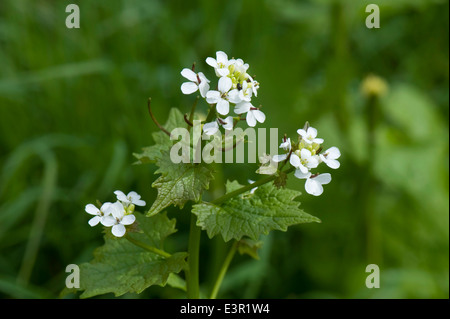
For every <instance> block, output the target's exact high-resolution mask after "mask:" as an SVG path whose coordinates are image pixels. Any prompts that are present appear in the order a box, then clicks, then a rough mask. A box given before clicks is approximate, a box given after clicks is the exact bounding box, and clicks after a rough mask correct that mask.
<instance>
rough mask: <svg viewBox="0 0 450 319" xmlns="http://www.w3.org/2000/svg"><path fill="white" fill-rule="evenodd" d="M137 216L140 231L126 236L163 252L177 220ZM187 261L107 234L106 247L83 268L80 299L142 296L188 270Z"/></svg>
mask: <svg viewBox="0 0 450 319" xmlns="http://www.w3.org/2000/svg"><path fill="white" fill-rule="evenodd" d="M135 216H136V219H137V226H138V228H139V229H140V230H141V231H140V232H136V233H128V234H127V235H126V236H131V237H132V239H134V240H136V241H140V242H142V243H144V244H146V245H148V246H152V247H156V248H158V249H162V248H163V247H162V245H163V241H164V239H165V238H166V237H167V236H169V235H170V234H172V233H174V232H175V231H176V229H175V220H174V219H172V220H169V218H167V216H166V214H159V215H157V216H154V217H151V218H148V217H145V216H144V215H142V214H140V213H135ZM186 257H187V254H186V253H183V252H181V253H175V254H173V255H171V256H170V257H162V256H161V255H158V254H156V253H154V252H150V251H148V250H146V249H144V248H141V247H138V246H137V245H135V244H133V243H131V242H130V241H128V240H127V239H126V238H123V237H122V238H116V237H114V236H113V235H111V234H110V232H107V234H106V235H105V244H104V245H103V246H101V247H99V248H97V249H96V250H95V251H94V259H93V260H92V261H91V262H89V263H85V264H82V265H80V290H84V292H83V294H82V295H81V296H80V297H81V298H88V297H92V296H96V295H100V294H105V293H114V295H115V296H120V295H123V294H125V293H128V292H131V293H141V292H142V291H143V290H144V289H146V288H148V287H149V286H152V285H165V284H166V283H167V280H168V277H169V275H170V274H171V273H178V272H180V271H181V270H182V269H183V268H184V267H185V266H186V261H185V258H186Z"/></svg>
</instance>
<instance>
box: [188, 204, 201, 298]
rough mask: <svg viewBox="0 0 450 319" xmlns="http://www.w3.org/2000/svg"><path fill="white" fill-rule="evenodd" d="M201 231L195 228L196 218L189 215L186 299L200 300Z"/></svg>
mask: <svg viewBox="0 0 450 319" xmlns="http://www.w3.org/2000/svg"><path fill="white" fill-rule="evenodd" d="M201 234H202V233H201V229H200V227H197V217H196V216H195V215H194V214H192V213H191V225H190V230H189V242H188V269H187V270H186V285H187V297H188V298H190V299H198V298H200V288H199V266H198V265H199V255H200V237H201Z"/></svg>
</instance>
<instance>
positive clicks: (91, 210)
mask: <svg viewBox="0 0 450 319" xmlns="http://www.w3.org/2000/svg"><path fill="white" fill-rule="evenodd" d="M84 210H85V211H86V213H88V214H90V215H99V214H100V210H99V209H98V208H97V207H95V205H93V204H87V205H86V207H85V208H84Z"/></svg>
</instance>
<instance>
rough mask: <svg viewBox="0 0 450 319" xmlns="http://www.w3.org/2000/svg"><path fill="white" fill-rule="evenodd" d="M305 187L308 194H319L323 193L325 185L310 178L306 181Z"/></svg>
mask: <svg viewBox="0 0 450 319" xmlns="http://www.w3.org/2000/svg"><path fill="white" fill-rule="evenodd" d="M305 189H306V192H307V193H308V194H311V195H314V196H319V195H321V194H322V193H323V187H322V185H321V184H320V183H318V182H317V181H315V180H313V179H311V178H308V179H307V180H306V183H305Z"/></svg>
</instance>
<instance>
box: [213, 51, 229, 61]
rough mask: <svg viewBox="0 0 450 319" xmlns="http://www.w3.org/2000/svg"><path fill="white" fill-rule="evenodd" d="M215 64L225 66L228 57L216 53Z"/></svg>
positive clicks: (224, 54) (222, 53)
mask: <svg viewBox="0 0 450 319" xmlns="http://www.w3.org/2000/svg"><path fill="white" fill-rule="evenodd" d="M216 58H217V63H223V64H226V63H227V62H228V55H227V54H226V53H225V52H223V51H217V52H216Z"/></svg>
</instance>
